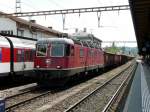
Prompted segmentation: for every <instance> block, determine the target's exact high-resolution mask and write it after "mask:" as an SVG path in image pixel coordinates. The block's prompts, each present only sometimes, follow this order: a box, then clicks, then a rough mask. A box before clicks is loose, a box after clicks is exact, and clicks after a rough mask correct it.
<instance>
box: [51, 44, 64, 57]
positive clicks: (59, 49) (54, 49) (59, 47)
mask: <svg viewBox="0 0 150 112" xmlns="http://www.w3.org/2000/svg"><path fill="white" fill-rule="evenodd" d="M50 55H51V56H52V57H63V56H64V44H60V43H55V44H52V45H51V54H50Z"/></svg>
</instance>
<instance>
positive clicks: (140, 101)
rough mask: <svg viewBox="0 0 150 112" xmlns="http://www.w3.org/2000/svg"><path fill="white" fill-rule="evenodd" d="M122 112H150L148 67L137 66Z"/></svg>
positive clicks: (149, 74) (149, 75)
mask: <svg viewBox="0 0 150 112" xmlns="http://www.w3.org/2000/svg"><path fill="white" fill-rule="evenodd" d="M123 112H150V67H148V66H147V65H143V64H141V63H139V64H138V67H137V70H136V72H135V77H134V80H133V83H132V86H131V90H130V92H129V95H128V98H127V102H126V104H125V108H124V110H123Z"/></svg>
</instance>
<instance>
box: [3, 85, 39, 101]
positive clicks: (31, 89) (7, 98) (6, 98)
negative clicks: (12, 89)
mask: <svg viewBox="0 0 150 112" xmlns="http://www.w3.org/2000/svg"><path fill="white" fill-rule="evenodd" d="M38 87H39V86H33V88H32V87H30V89H29V90H27V91H24V92H21V93H18V94H15V95H11V96H8V97H5V100H9V99H11V98H13V97H17V96H20V95H23V94H26V93H29V92H31V91H33V90H34V89H36V88H38Z"/></svg>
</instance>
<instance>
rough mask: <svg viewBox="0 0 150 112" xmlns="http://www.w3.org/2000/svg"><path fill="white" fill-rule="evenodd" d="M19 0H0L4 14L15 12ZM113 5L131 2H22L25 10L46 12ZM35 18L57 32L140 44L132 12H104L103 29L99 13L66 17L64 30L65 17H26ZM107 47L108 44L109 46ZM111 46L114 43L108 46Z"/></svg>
mask: <svg viewBox="0 0 150 112" xmlns="http://www.w3.org/2000/svg"><path fill="white" fill-rule="evenodd" d="M15 3H16V0H0V11H3V12H6V13H13V12H15ZM113 5H128V0H21V11H22V12H28V11H29V12H30V11H46V10H57V9H69V8H86V7H101V6H113ZM23 19H27V20H29V19H35V20H36V22H37V23H38V24H41V25H43V26H46V27H48V26H51V27H53V29H55V30H58V31H62V32H67V33H74V32H75V29H76V28H78V29H79V30H83V28H87V32H89V33H92V34H94V35H95V36H96V37H97V38H100V39H101V40H102V41H136V38H135V33H134V28H133V23H132V18H131V14H130V10H125V11H119V12H118V11H111V12H102V13H101V18H100V27H98V18H97V13H96V12H93V13H84V14H83V13H81V14H80V15H79V14H68V15H66V16H65V30H63V24H62V23H63V22H62V15H49V16H40V17H26V18H23ZM105 45H106V44H105ZM107 45H108V46H109V45H111V44H107ZM116 45H118V46H120V45H121V46H131V47H132V46H136V44H127V43H126V44H125V43H123V44H116Z"/></svg>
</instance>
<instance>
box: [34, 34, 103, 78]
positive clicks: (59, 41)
mask: <svg viewBox="0 0 150 112" xmlns="http://www.w3.org/2000/svg"><path fill="white" fill-rule="evenodd" d="M77 37H78V38H77ZM99 42H101V41H99ZM103 65H104V61H103V51H102V50H101V46H100V44H98V43H94V42H93V43H91V40H90V41H85V40H84V41H83V40H82V39H79V36H75V35H74V36H73V37H71V38H48V39H41V40H39V41H38V42H37V46H36V58H35V68H36V71H37V75H36V78H39V79H41V80H44V79H46V80H49V79H61V78H67V77H70V76H73V75H75V74H77V73H82V72H88V71H90V70H97V71H98V70H99V69H100V68H102V67H103Z"/></svg>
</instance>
